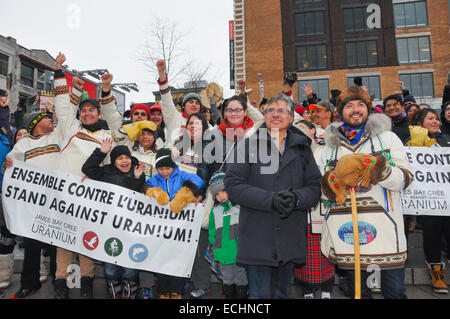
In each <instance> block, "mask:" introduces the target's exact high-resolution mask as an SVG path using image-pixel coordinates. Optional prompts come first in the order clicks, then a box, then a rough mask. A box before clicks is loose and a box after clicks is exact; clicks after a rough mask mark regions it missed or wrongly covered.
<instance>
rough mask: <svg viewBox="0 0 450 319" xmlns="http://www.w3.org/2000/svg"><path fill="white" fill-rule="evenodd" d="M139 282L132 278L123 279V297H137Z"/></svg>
mask: <svg viewBox="0 0 450 319" xmlns="http://www.w3.org/2000/svg"><path fill="white" fill-rule="evenodd" d="M138 288H139V287H138V283H137V282H135V281H131V280H123V281H122V299H136V295H137V293H138Z"/></svg>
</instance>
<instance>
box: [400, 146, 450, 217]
mask: <svg viewBox="0 0 450 319" xmlns="http://www.w3.org/2000/svg"><path fill="white" fill-rule="evenodd" d="M406 155H407V156H408V161H409V163H410V165H411V170H412V172H413V173H414V181H413V182H412V183H411V185H409V187H408V188H407V189H406V190H404V191H403V192H402V206H403V213H404V214H406V215H436V216H450V148H448V147H407V148H406Z"/></svg>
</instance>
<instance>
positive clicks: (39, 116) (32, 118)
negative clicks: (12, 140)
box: [23, 112, 49, 135]
mask: <svg viewBox="0 0 450 319" xmlns="http://www.w3.org/2000/svg"><path fill="white" fill-rule="evenodd" d="M46 117H49V115H48V114H47V113H45V112H34V113H31V114H30V115H28V116H27V118H26V119H25V121H24V123H23V126H24V127H25V128H26V130H27V131H28V133H29V134H31V135H33V130H34V128H35V127H36V125H38V123H39V122H40V121H41V120H43V119H44V118H46Z"/></svg>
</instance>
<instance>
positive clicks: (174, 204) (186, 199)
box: [170, 186, 197, 214]
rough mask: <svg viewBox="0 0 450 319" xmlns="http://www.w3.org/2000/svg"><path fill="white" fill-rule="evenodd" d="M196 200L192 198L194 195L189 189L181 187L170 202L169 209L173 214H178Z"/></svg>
mask: <svg viewBox="0 0 450 319" xmlns="http://www.w3.org/2000/svg"><path fill="white" fill-rule="evenodd" d="M196 200H197V197H195V196H194V193H193V192H192V191H191V190H190V189H189V187H187V186H183V187H182V188H180V190H179V191H178V193H176V195H175V197H174V198H173V199H172V201H171V202H170V209H171V210H172V211H173V212H174V213H177V214H178V213H180V212H181V211H182V210H183V208H184V207H185V206H186V205H187V204H189V203H193V202H195V201H196Z"/></svg>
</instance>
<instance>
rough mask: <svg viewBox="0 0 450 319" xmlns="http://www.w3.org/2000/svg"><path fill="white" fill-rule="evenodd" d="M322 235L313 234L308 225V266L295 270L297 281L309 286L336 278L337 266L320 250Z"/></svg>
mask: <svg viewBox="0 0 450 319" xmlns="http://www.w3.org/2000/svg"><path fill="white" fill-rule="evenodd" d="M321 237H322V236H321V234H312V233H311V224H308V234H307V252H306V264H304V265H302V266H300V267H295V268H294V276H295V278H296V279H298V280H300V281H303V282H305V283H309V284H320V283H323V282H325V281H327V280H330V279H332V278H334V274H335V265H334V264H333V263H332V262H331V261H329V260H328V258H327V257H325V256H324V255H323V254H322V251H321V250H320V240H321Z"/></svg>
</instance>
